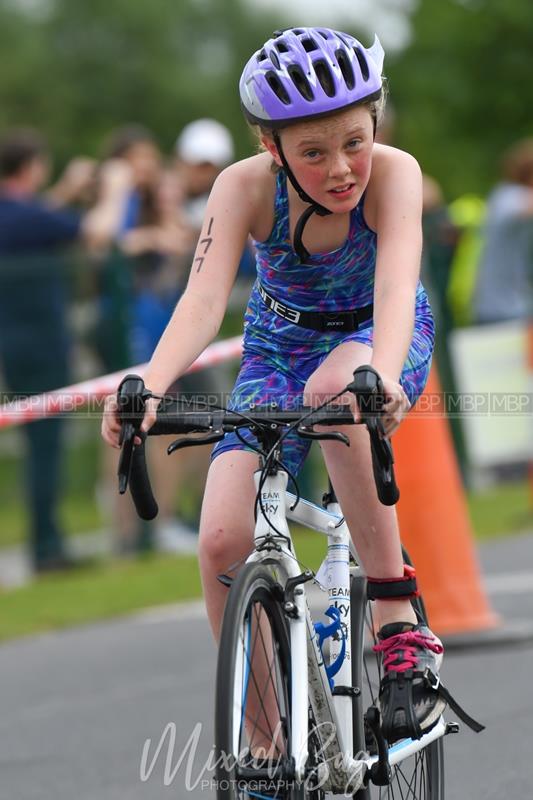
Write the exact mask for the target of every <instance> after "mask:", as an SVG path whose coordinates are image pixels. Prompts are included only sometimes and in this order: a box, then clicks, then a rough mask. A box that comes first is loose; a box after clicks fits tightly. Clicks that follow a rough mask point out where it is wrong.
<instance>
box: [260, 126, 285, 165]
mask: <svg viewBox="0 0 533 800" xmlns="http://www.w3.org/2000/svg"><path fill="white" fill-rule="evenodd" d="M261 144H262V145H263V147H264V148H265V150H267V151H268V152H269V153H270V155H271V156H272V158H273V159H274V161H275V162H276V164H277V166H278V167H282V166H283V163H282V161H281V158H280V157H279V153H278V148H277V147H276V143H275V141H274V139H273V138H272V136H270V134H268V133H262V134H261Z"/></svg>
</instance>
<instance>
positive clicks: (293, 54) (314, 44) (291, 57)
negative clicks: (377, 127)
mask: <svg viewBox="0 0 533 800" xmlns="http://www.w3.org/2000/svg"><path fill="white" fill-rule="evenodd" d="M383 58H384V52H383V48H382V46H381V44H380V41H379V39H378V38H377V36H376V38H375V40H374V44H373V45H372V47H370V48H365V47H363V45H362V44H361V43H360V42H358V41H357V39H354V37H353V36H350V35H349V34H347V33H339V32H338V31H333V30H330V29H329V28H289V29H287V30H285V31H276V32H275V33H274V35H273V36H272V38H271V39H269V40H268V42H266V43H265V44H264V45H263V47H262V48H261V49H260V50H258V51H257V52H256V53H254V55H253V56H252V57H251V59H250V60H249V61H248V63H247V64H246V66H245V68H244V70H243V73H242V76H241V80H240V83H239V92H240V97H241V104H242V107H243V110H244V114H245V116H246V117H247V119H248V120H249V121H250V122H252V123H254V124H259V125H261V126H262V127H264V128H279V127H283V126H285V125H288V124H290V123H291V122H296V121H299V120H302V119H310V118H313V117H319V116H321V115H323V114H331V113H332V112H334V111H339V110H340V109H343V108H347V107H348V106H351V105H355V104H356V103H362V102H364V101H372V100H377V99H378V98H379V96H380V94H381V88H382V80H381V69H382V66H383Z"/></svg>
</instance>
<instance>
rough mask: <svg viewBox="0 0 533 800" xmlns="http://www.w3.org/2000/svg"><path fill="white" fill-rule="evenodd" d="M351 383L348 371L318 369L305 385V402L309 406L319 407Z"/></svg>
mask: <svg viewBox="0 0 533 800" xmlns="http://www.w3.org/2000/svg"><path fill="white" fill-rule="evenodd" d="M349 382H350V374H349V372H347V371H346V370H341V369H339V368H335V369H325V370H320V369H318V370H317V371H316V372H314V373H313V374H312V375H311V377H310V378H309V379H308V381H307V383H306V384H305V389H304V402H305V404H306V405H308V406H318V405H320V403H324V402H326V400H328V399H329V398H330V397H334V396H335V395H336V394H338V393H339V392H342V390H343V389H344V388H345V387H346V385H347V384H348V383H349Z"/></svg>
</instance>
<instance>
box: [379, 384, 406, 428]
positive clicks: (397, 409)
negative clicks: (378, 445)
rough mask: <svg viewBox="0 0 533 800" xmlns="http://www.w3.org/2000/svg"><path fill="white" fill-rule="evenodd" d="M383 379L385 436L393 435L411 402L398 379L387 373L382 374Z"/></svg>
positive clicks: (382, 419) (382, 418)
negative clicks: (390, 376)
mask: <svg viewBox="0 0 533 800" xmlns="http://www.w3.org/2000/svg"><path fill="white" fill-rule="evenodd" d="M381 380H382V382H383V389H384V393H385V403H384V405H383V414H382V417H381V421H382V424H383V430H384V433H385V436H391V435H392V434H393V433H394V431H395V430H396V429H397V428H398V426H399V425H400V422H401V421H402V419H403V418H404V417H405V415H406V414H407V412H408V411H409V409H410V407H411V404H410V402H409V400H408V399H407V395H406V394H405V392H404V390H403V389H402V387H401V386H400V384H399V383H398V382H397V381H395V380H393V379H392V378H388V377H387V376H386V375H381Z"/></svg>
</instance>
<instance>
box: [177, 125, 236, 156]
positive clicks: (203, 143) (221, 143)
mask: <svg viewBox="0 0 533 800" xmlns="http://www.w3.org/2000/svg"><path fill="white" fill-rule="evenodd" d="M176 154H177V156H178V157H179V158H180V159H181V160H182V161H186V162H187V163H188V164H203V163H205V162H207V163H209V164H214V165H215V166H216V167H225V166H227V165H228V164H230V163H231V162H232V161H233V158H234V150H233V139H232V136H231V133H230V132H229V130H228V129H227V128H226V127H225V126H224V125H222V124H221V123H220V122H217V121H216V119H197V120H195V121H194V122H190V123H189V124H188V125H186V126H185V127H184V128H183V130H182V132H181V133H180V135H179V136H178V138H177V140H176Z"/></svg>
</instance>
